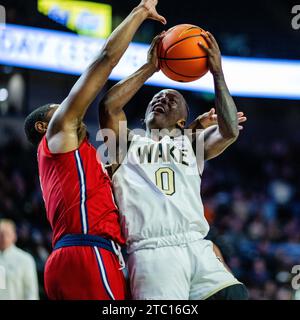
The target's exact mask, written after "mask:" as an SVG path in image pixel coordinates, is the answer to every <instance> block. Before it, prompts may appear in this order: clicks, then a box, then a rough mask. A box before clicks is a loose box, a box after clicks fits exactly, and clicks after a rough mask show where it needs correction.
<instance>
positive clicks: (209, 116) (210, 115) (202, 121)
mask: <svg viewBox="0 0 300 320" xmlns="http://www.w3.org/2000/svg"><path fill="white" fill-rule="evenodd" d="M237 116H238V123H239V130H242V129H243V126H242V125H240V124H241V123H243V122H245V121H247V117H246V116H245V115H244V112H238V113H237ZM217 124H218V116H217V114H216V110H215V108H211V109H210V110H209V111H208V112H205V113H203V114H201V115H200V116H199V117H198V118H196V119H195V121H193V122H192V123H191V125H190V126H189V129H192V130H196V129H206V128H208V127H210V126H214V125H217Z"/></svg>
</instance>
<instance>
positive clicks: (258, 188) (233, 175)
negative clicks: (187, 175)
mask: <svg viewBox="0 0 300 320" xmlns="http://www.w3.org/2000/svg"><path fill="white" fill-rule="evenodd" d="M22 134H23V133H22V132H20V135H22ZM8 136H9V139H8V140H7V141H6V142H5V143H4V145H2V146H1V148H0V154H1V157H0V218H10V219H13V220H14V221H15V222H16V224H17V230H18V242H17V245H18V246H19V247H20V248H22V249H24V250H26V251H28V252H29V253H31V254H32V255H33V257H34V259H35V261H36V265H37V270H38V275H39V283H40V297H41V298H42V299H45V298H46V296H45V293H44V291H43V269H44V264H45V261H46V259H47V257H48V255H49V253H50V252H51V230H50V227H49V225H48V222H47V220H46V214H45V209H44V204H43V199H42V195H41V191H40V186H39V178H38V173H37V165H36V150H34V149H33V148H31V147H30V146H28V145H27V144H23V143H20V141H21V139H20V138H21V137H20V136H18V134H16V133H13V132H11V133H10V134H8ZM299 147H300V146H299V145H294V144H293V143H289V142H288V141H280V142H279V141H278V142H273V143H271V144H270V145H268V146H266V145H264V144H260V143H259V142H258V143H257V144H256V145H254V146H251V148H249V146H247V145H244V144H243V143H241V144H239V143H237V144H236V145H235V146H233V147H232V150H231V151H230V152H229V151H228V152H226V153H224V155H222V156H221V157H220V158H219V159H216V160H213V161H210V162H208V163H206V168H205V171H204V177H203V180H202V191H203V200H204V206H205V214H206V217H207V219H208V220H209V222H210V224H211V231H210V233H209V238H210V239H212V240H213V241H214V242H215V243H216V244H217V245H218V246H219V247H220V249H221V251H222V253H223V255H224V257H225V260H226V262H227V264H228V265H229V267H230V268H231V270H232V272H233V273H234V274H235V276H236V277H238V278H239V279H240V280H241V281H243V282H244V283H245V284H246V285H247V287H248V289H249V291H250V298H251V299H259V300H261V299H262V300H269V299H280V300H282V299H296V298H297V295H296V291H294V290H293V289H292V286H291V281H292V274H291V270H292V267H293V266H294V265H296V264H297V263H299V261H300V233H299V229H300V194H299V190H300V186H299V183H300V182H299V179H297V177H299V174H300V172H299V170H300V168H299V167H298V166H297V164H298V163H300V155H299V153H298V151H297V150H298V149H299Z"/></svg>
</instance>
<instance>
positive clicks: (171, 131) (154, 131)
mask: <svg viewBox="0 0 300 320" xmlns="http://www.w3.org/2000/svg"><path fill="white" fill-rule="evenodd" d="M182 134H183V132H182V129H181V128H178V127H170V128H151V129H150V128H147V131H146V136H147V137H148V138H150V139H152V140H154V141H160V140H162V139H163V138H164V137H165V136H169V137H174V138H175V137H178V136H181V135H182Z"/></svg>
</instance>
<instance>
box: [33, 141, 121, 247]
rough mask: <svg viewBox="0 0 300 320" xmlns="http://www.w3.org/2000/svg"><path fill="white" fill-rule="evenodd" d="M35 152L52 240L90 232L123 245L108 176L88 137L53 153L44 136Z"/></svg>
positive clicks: (53, 242) (54, 241)
mask: <svg viewBox="0 0 300 320" xmlns="http://www.w3.org/2000/svg"><path fill="white" fill-rule="evenodd" d="M37 156H38V168H39V176H40V183H41V188H42V193H43V198H44V201H45V206H46V212H47V218H48V220H49V222H50V224H51V227H52V229H53V241H52V244H53V245H54V244H55V243H56V241H57V240H58V239H60V238H61V237H62V236H63V235H65V234H90V235H97V236H102V237H105V238H108V239H111V240H114V241H115V242H117V243H119V244H120V245H123V244H124V243H125V240H124V238H123V236H122V234H121V228H120V224H119V213H118V209H117V207H116V204H115V202H114V199H113V195H112V185H111V180H110V178H109V176H108V175H107V173H106V172H105V170H104V169H103V166H102V164H101V163H99V162H98V161H97V154H96V149H95V148H94V147H93V146H92V145H91V144H90V143H89V141H88V139H87V138H85V139H84V141H83V142H82V143H81V145H80V147H79V148H78V149H76V150H74V151H70V152H67V153H59V154H53V153H51V152H50V150H49V148H48V145H47V140H46V136H44V137H43V139H42V141H41V142H40V144H39V147H38V155H37Z"/></svg>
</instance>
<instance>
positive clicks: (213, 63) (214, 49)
mask: <svg viewBox="0 0 300 320" xmlns="http://www.w3.org/2000/svg"><path fill="white" fill-rule="evenodd" d="M201 36H203V38H204V39H205V40H206V42H207V45H208V47H206V46H205V45H204V43H203V42H201V41H199V42H198V45H199V46H200V47H201V48H202V49H203V50H204V51H205V52H206V53H207V59H208V67H209V70H210V72H211V73H212V74H213V75H220V74H223V70H222V62H221V52H220V48H219V45H218V43H217V41H216V39H215V37H214V36H213V35H212V34H211V33H210V32H208V31H202V32H201Z"/></svg>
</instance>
